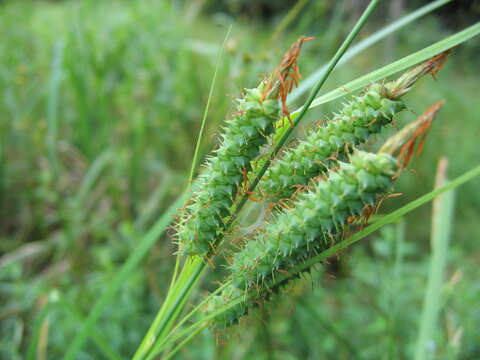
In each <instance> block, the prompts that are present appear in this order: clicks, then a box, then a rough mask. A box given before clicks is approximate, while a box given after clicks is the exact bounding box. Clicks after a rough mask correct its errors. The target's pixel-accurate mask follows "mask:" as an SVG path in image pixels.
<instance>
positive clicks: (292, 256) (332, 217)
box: [208, 151, 398, 327]
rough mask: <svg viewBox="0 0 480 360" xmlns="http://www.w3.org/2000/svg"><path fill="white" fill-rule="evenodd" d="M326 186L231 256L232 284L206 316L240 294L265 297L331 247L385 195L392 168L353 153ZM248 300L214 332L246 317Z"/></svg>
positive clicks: (382, 157)
mask: <svg viewBox="0 0 480 360" xmlns="http://www.w3.org/2000/svg"><path fill="white" fill-rule="evenodd" d="M338 164H339V168H338V170H330V171H329V173H328V178H327V180H326V181H320V182H317V183H316V184H315V185H314V187H313V188H312V189H311V190H310V191H307V192H304V193H302V194H301V195H300V196H299V198H298V199H297V201H296V203H295V206H294V207H292V208H290V209H287V210H285V211H284V212H283V213H280V214H278V215H277V216H276V217H274V219H273V220H272V221H271V222H270V223H269V224H267V225H266V227H265V229H264V231H262V232H261V233H260V234H259V235H258V236H257V237H256V238H255V239H254V240H253V241H249V242H248V243H247V244H246V245H245V247H244V248H243V249H242V250H241V251H239V252H237V253H236V254H235V255H234V257H233V261H232V263H231V264H230V265H229V270H230V277H229V280H231V282H232V284H231V285H229V286H227V287H226V288H225V289H224V290H223V292H222V293H221V294H220V295H217V296H215V297H214V298H213V299H212V300H211V302H210V303H209V308H208V311H214V310H215V309H217V308H218V307H219V306H221V305H225V304H226V303H227V302H226V301H230V300H232V299H233V298H234V296H237V297H238V296H241V294H242V293H243V294H245V293H246V292H248V291H250V290H253V291H258V290H259V289H264V291H267V292H271V291H275V290H276V289H278V284H276V285H274V286H272V285H271V283H272V281H273V280H274V279H275V276H278V275H280V274H282V273H283V272H288V270H289V269H292V268H294V267H295V266H297V265H299V264H302V263H303V262H305V261H306V260H307V259H309V258H311V257H312V256H315V255H316V254H318V253H319V252H321V251H322V250H324V249H326V248H328V247H329V246H331V244H332V243H334V242H335V241H336V240H337V239H338V238H339V237H340V236H341V235H342V234H343V232H344V231H345V230H346V228H347V227H348V225H349V221H348V220H349V219H350V218H351V217H359V216H361V215H362V213H363V211H364V209H366V208H367V207H369V206H373V205H375V204H376V203H377V202H378V200H379V199H380V198H381V197H383V196H385V195H386V194H387V193H388V191H389V189H390V187H391V185H392V183H393V180H392V179H393V177H394V175H395V173H396V171H397V169H398V165H397V161H396V159H395V158H394V157H392V156H391V155H388V154H385V153H380V154H373V153H367V152H363V151H356V152H355V153H354V154H353V155H351V156H350V162H349V163H347V162H339V163H338ZM252 301H254V300H249V302H241V303H239V304H238V305H236V306H234V307H232V308H231V309H229V310H227V311H225V312H224V313H222V315H221V316H220V317H217V318H216V320H215V325H216V326H217V327H227V326H230V325H232V324H234V323H236V322H237V321H238V319H239V318H240V317H241V316H243V315H244V314H246V313H247V310H248V307H249V306H251V305H249V303H250V304H252Z"/></svg>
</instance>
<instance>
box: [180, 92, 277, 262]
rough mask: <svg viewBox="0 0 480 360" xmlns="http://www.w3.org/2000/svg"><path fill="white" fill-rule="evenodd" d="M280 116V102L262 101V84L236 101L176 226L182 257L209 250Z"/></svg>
mask: <svg viewBox="0 0 480 360" xmlns="http://www.w3.org/2000/svg"><path fill="white" fill-rule="evenodd" d="M280 116H281V106H280V102H279V101H278V100H277V99H276V98H273V99H264V98H263V84H262V85H261V86H260V87H258V88H256V89H247V90H246V91H245V96H244V97H243V98H242V99H240V100H238V107H237V115H236V116H235V117H233V118H232V119H230V120H228V121H227V123H226V126H225V132H224V134H223V135H222V140H221V144H220V147H219V148H218V150H217V151H216V153H215V156H214V157H211V158H210V159H209V160H208V163H207V166H206V167H207V169H206V170H205V171H204V172H203V174H201V175H200V176H199V178H198V180H197V182H196V184H195V185H194V186H195V189H194V191H195V192H194V196H193V201H192V203H191V204H190V205H188V206H187V207H186V209H185V214H184V218H183V219H182V221H181V222H180V223H179V225H178V231H177V234H178V240H179V243H180V250H181V251H183V253H184V254H186V255H190V254H202V255H204V254H206V253H208V252H209V251H210V250H211V248H212V246H213V242H214V241H215V239H216V237H217V234H218V232H219V231H221V230H222V228H223V219H224V218H225V217H226V216H228V215H229V208H230V206H231V205H232V203H233V200H234V198H235V196H236V194H237V192H238V188H239V186H240V185H241V183H242V181H244V176H245V174H246V173H247V172H248V171H249V170H250V168H251V161H252V160H253V159H254V158H255V157H256V156H257V155H258V154H259V151H260V147H261V146H262V145H264V144H265V143H266V142H267V138H268V136H269V135H270V134H272V132H273V131H274V124H275V122H276V121H277V120H278V118H279V117H280Z"/></svg>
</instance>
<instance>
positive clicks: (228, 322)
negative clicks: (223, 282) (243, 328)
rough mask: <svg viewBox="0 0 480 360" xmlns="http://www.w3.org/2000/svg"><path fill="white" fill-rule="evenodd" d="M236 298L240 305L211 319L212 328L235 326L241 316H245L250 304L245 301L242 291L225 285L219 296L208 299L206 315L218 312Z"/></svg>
mask: <svg viewBox="0 0 480 360" xmlns="http://www.w3.org/2000/svg"><path fill="white" fill-rule="evenodd" d="M238 298H240V299H241V300H242V301H241V302H240V303H238V304H236V305H234V306H232V307H231V308H229V309H228V310H226V311H224V312H222V313H221V314H219V315H218V316H216V317H214V318H213V319H212V321H211V325H212V327H214V328H217V329H224V328H227V327H229V326H232V325H236V324H237V323H238V321H239V320H240V318H241V317H242V316H244V315H247V313H248V308H249V304H250V302H249V301H248V300H247V299H244V291H242V290H240V289H238V288H236V287H235V286H233V285H227V286H226V287H225V288H224V289H223V290H222V292H221V293H220V294H219V295H215V296H213V297H212V298H211V299H210V301H209V302H208V303H207V307H206V309H205V313H206V315H209V314H213V313H214V312H215V311H217V310H220V309H221V308H222V307H224V306H225V305H227V304H228V303H230V302H231V301H233V300H236V299H238Z"/></svg>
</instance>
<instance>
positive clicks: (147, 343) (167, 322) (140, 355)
mask: <svg viewBox="0 0 480 360" xmlns="http://www.w3.org/2000/svg"><path fill="white" fill-rule="evenodd" d="M379 1H380V0H372V1H371V2H370V4H369V5H368V7H367V8H366V10H365V11H364V13H363V14H362V16H361V17H360V19H359V20H358V22H357V23H356V24H355V26H354V28H353V29H352V31H351V32H350V33H349V34H348V36H347V38H346V39H345V41H344V42H343V43H342V45H341V46H340V48H339V49H338V51H337V52H336V53H335V55H334V57H333V58H332V60H331V61H330V63H329V66H328V68H327V71H326V72H325V73H324V74H323V76H322V77H321V79H320V80H319V81H318V83H317V84H316V85H315V87H314V88H313V90H312V91H311V93H310V95H309V97H308V99H307V101H306V102H305V104H304V105H303V106H302V108H301V109H300V113H299V114H298V116H297V117H296V119H295V124H298V123H299V122H300V121H301V120H302V119H303V117H304V116H305V115H306V113H307V111H308V110H309V108H310V105H311V104H312V102H313V100H314V99H315V96H316V95H317V94H318V92H319V91H320V89H321V88H322V86H323V85H324V84H325V81H326V80H327V79H328V77H329V76H330V74H331V72H332V71H333V69H334V68H335V66H336V64H337V63H338V61H339V60H340V59H341V57H342V56H343V55H344V54H345V52H346V51H347V49H348V47H349V46H350V45H351V43H352V42H353V40H354V39H355V37H356V36H357V35H358V33H359V32H360V29H361V28H362V27H363V25H364V24H365V22H366V21H367V19H368V18H369V17H370V16H371V14H372V13H373V11H374V10H375V8H376V7H377V6H378V4H379ZM292 131H293V127H289V128H288V129H287V131H286V132H285V133H284V134H283V135H282V137H281V138H280V140H279V141H278V142H277V144H276V145H275V147H274V149H273V150H272V152H271V154H270V156H269V158H268V159H267V160H266V161H265V163H264V164H263V166H262V168H261V169H260V171H259V172H258V173H257V175H256V177H255V179H254V180H253V181H252V183H251V184H250V186H249V189H248V193H251V192H252V191H253V190H255V187H256V186H257V184H258V183H259V181H260V179H261V178H262V176H263V174H264V173H265V172H266V171H267V169H268V167H269V165H270V163H271V161H272V160H273V158H274V157H275V156H276V154H277V153H278V152H279V151H280V149H281V147H282V146H283V144H284V143H285V141H286V140H287V138H288V137H289V135H290V134H291V132H292ZM247 200H248V194H245V195H244V196H243V197H242V198H241V199H240V201H239V202H238V204H237V205H236V206H235V210H234V212H233V214H232V216H231V218H230V219H229V221H228V223H227V224H226V226H225V229H224V231H227V230H228V229H229V228H230V227H231V226H232V225H233V223H234V222H235V221H236V219H237V216H238V214H239V213H240V211H241V209H242V208H243V206H244V205H245V203H246V202H247ZM220 241H221V237H220V238H219V239H217V243H218V242H220ZM190 264H192V265H186V266H194V270H193V272H192V274H193V275H192V276H193V278H192V279H188V280H187V281H186V282H185V285H184V286H183V287H180V288H179V287H174V290H173V291H174V292H175V295H176V299H175V300H174V301H173V303H172V306H170V305H169V304H168V303H165V304H166V305H167V307H168V308H169V310H168V312H166V315H165V316H163V314H164V310H163V308H164V306H162V307H161V309H160V312H161V313H162V314H161V315H160V314H159V315H157V317H156V319H155V320H157V319H159V318H163V319H162V320H159V321H157V322H156V323H155V321H154V323H155V324H152V326H151V327H150V329H149V330H148V332H147V334H146V336H145V337H144V339H143V341H142V343H141V345H140V347H139V348H138V350H137V352H136V353H135V355H134V357H133V359H134V360H141V359H144V357H145V355H146V354H147V353H148V351H150V349H151V347H152V345H153V344H154V343H155V342H156V341H160V342H161V341H162V339H161V335H162V334H163V333H165V332H166V331H165V329H167V331H168V330H169V328H170V327H171V324H172V322H173V321H175V317H174V313H175V312H177V307H178V305H179V304H180V303H182V302H183V301H184V297H185V296H186V294H187V293H189V292H190V290H191V288H192V287H193V286H194V284H195V283H196V282H197V279H199V275H200V274H201V273H202V272H203V270H204V268H205V266H206V263H205V262H203V261H202V260H201V259H200V260H197V261H196V265H195V263H190ZM182 273H183V271H182ZM179 281H182V282H183V279H181V277H180V279H179ZM177 293H178V295H177ZM167 296H169V295H167ZM157 323H158V325H157ZM155 334H158V337H157V338H156V336H155ZM155 338H156V339H155Z"/></svg>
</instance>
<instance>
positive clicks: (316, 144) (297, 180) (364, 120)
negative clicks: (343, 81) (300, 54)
mask: <svg viewBox="0 0 480 360" xmlns="http://www.w3.org/2000/svg"><path fill="white" fill-rule="evenodd" d="M403 109H405V105H404V103H403V102H402V101H400V100H393V99H389V98H387V97H385V96H384V94H383V85H381V84H373V85H371V86H370V87H369V88H368V90H367V91H366V93H365V94H363V95H361V96H358V97H355V98H354V99H353V100H351V101H350V102H349V103H347V104H345V105H344V107H343V109H342V110H341V111H340V112H339V113H338V114H335V116H334V119H333V120H332V121H329V122H328V123H327V125H326V126H322V127H319V128H317V129H315V130H312V131H310V132H309V133H308V135H307V137H306V138H305V139H304V140H302V141H300V142H299V144H298V145H297V146H296V147H294V148H291V149H289V150H287V151H285V153H284V154H283V156H282V158H281V159H278V160H277V161H276V162H275V163H274V164H273V165H272V167H271V168H270V169H269V170H268V171H267V172H266V174H265V176H264V180H263V181H262V182H261V183H260V185H259V187H260V192H261V193H262V195H264V196H265V197H266V198H267V199H268V201H270V202H273V203H277V202H279V201H281V200H283V199H288V198H290V197H291V196H292V195H293V194H294V193H295V191H296V189H297V188H298V186H305V185H307V184H308V182H309V181H310V180H311V179H312V178H314V177H317V176H321V175H324V174H325V173H326V171H327V170H328V168H329V167H331V166H332V165H333V164H336V162H337V160H341V159H344V158H345V156H346V155H347V154H348V153H349V152H350V150H351V149H352V148H353V146H355V145H358V144H361V143H364V142H365V141H367V140H368V138H369V137H370V136H371V135H373V134H376V133H378V132H380V130H381V129H382V127H383V126H385V125H387V124H389V123H390V122H391V121H392V119H393V116H394V115H395V114H397V113H398V112H400V111H402V110H403Z"/></svg>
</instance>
